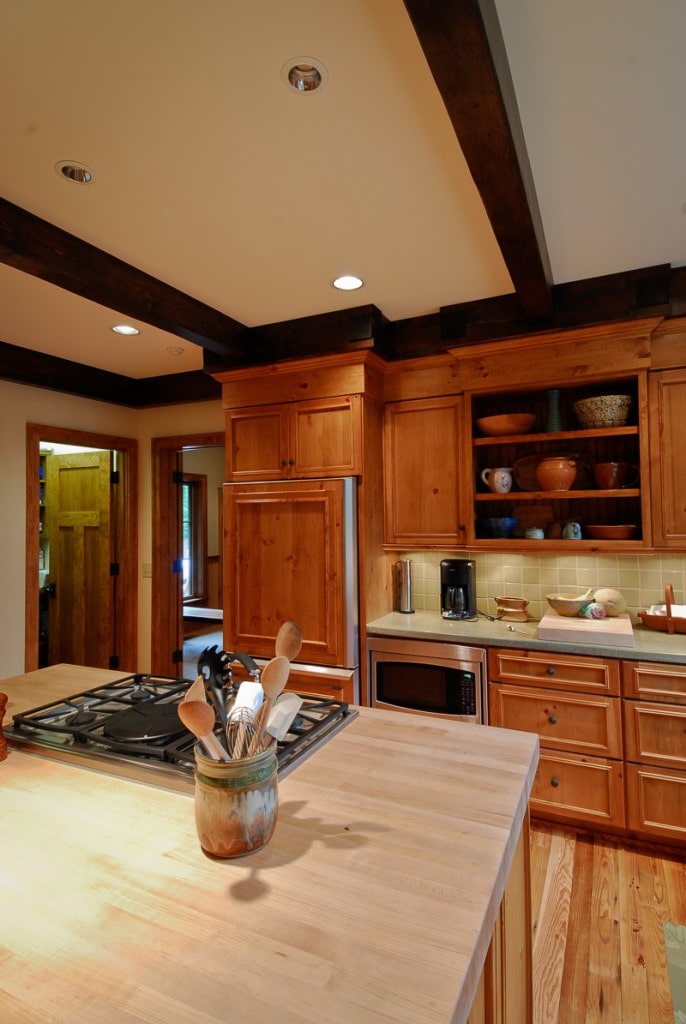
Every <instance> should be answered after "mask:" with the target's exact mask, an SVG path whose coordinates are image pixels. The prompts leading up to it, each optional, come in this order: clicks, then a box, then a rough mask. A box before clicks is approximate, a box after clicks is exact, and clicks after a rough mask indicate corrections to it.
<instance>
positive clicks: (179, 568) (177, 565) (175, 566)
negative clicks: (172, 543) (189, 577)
mask: <svg viewBox="0 0 686 1024" xmlns="http://www.w3.org/2000/svg"><path fill="white" fill-rule="evenodd" d="M172 572H175V573H180V572H183V559H182V558H175V559H174V561H173V562H172Z"/></svg>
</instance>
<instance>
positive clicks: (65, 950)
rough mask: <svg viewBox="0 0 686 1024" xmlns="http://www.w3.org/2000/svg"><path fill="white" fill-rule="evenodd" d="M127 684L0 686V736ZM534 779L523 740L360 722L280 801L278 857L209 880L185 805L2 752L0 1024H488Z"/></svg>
mask: <svg viewBox="0 0 686 1024" xmlns="http://www.w3.org/2000/svg"><path fill="white" fill-rule="evenodd" d="M121 675H122V673H116V672H107V671H103V670H93V669H83V668H74V667H73V666H63V665H62V666H55V667H54V668H49V669H41V670H39V671H37V672H32V673H28V674H27V675H25V676H17V677H14V678H13V679H11V680H5V681H1V682H0V691H2V692H4V693H7V694H8V697H9V701H8V710H7V716H6V722H5V724H6V725H8V724H9V719H11V716H12V714H13V713H14V712H16V711H18V710H20V709H26V708H29V707H35V706H37V705H39V704H41V703H45V702H46V701H48V700H50V699H51V698H53V697H56V696H67V695H68V694H70V693H75V692H77V691H78V690H81V689H86V688H88V687H89V686H92V685H96V684H97V683H99V682H103V681H107V680H109V679H113V678H118V677H120V676H121ZM75 684H76V685H75ZM60 687H62V688H61V689H60ZM537 760H538V739H537V737H536V736H533V735H530V734H528V733H518V732H513V731H510V730H501V729H491V728H488V727H485V726H472V725H466V724H462V723H453V722H445V721H443V720H441V719H436V718H423V717H421V716H417V715H410V714H403V713H400V712H383V711H379V710H376V709H369V708H361V709H360V714H359V716H358V717H356V718H355V719H354V720H353V721H352V722H351V723H350V724H349V725H348V726H347V727H346V728H345V729H343V730H342V731H341V732H340V733H339V734H337V735H336V736H334V737H333V738H332V739H331V740H330V741H329V742H328V743H326V744H325V745H323V746H322V747H320V748H319V749H317V750H316V751H315V752H314V753H313V754H312V755H311V756H310V757H309V758H308V759H307V760H305V761H304V762H302V763H301V764H299V765H298V766H297V767H296V768H295V770H293V771H292V772H291V773H290V774H289V775H288V776H287V777H286V778H285V779H284V780H283V781H282V782H280V783H279V821H278V824H277V827H276V832H275V834H274V836H273V838H272V840H271V842H270V843H269V844H268V845H267V846H266V847H264V848H263V849H262V850H259V851H257V852H256V853H253V854H251V855H249V856H247V857H245V858H242V859H238V860H227V861H217V860H212V859H209V858H208V857H206V856H205V855H204V854H203V853H202V851H201V849H200V847H199V844H198V839H197V834H196V831H195V824H194V817H193V799H192V791H191V790H190V789H189V792H188V794H186V793H182V792H172V791H168V790H165V789H162V788H158V787H156V786H151V785H146V784H144V783H140V782H136V781H131V780H125V779H120V778H115V777H113V776H111V775H107V774H101V773H100V772H98V771H97V770H90V769H88V768H82V767H80V766H75V765H71V764H67V763H64V762H61V761H55V760H53V759H51V758H49V757H44V756H42V755H38V754H32V753H26V752H24V751H22V750H20V749H18V748H15V749H13V748H12V747H11V746H10V750H9V755H8V757H7V759H6V760H4V761H3V762H1V763H0V807H1V809H2V842H1V843H0V892H1V894H2V895H1V900H2V918H3V927H2V929H1V930H0V960H1V961H2V964H3V969H2V972H0V1019H2V1020H8V1021H9V1020H11V1021H13V1022H15V1024H28V1022H38V1021H43V1020H45V1019H46V1017H48V1018H50V1019H55V1020H59V1021H60V1024H76V1022H79V1024H82V1022H84V1021H88V1022H89V1024H139V1022H146V1024H148V1022H152V1021H159V1022H165V1024H227V1022H228V1024H274V1022H276V1021H278V1022H281V1024H295V1022H317V1024H338V1022H340V1024H354V1022H359V1024H377V1022H379V1024H381V1022H383V1024H398V1022H401V1024H402V1022H407V1024H431V1022H441V1024H443V1022H447V1021H451V1022H463V1021H467V1020H470V1021H471V1020H474V1021H476V1020H478V1021H482V1020H488V1019H490V1018H489V1017H488V1016H487V1014H486V1013H485V1011H483V1000H484V995H483V984H484V983H483V981H482V983H481V985H480V984H479V979H480V977H481V978H483V977H485V976H486V972H484V975H482V967H483V964H484V959H485V958H486V954H487V951H488V949H489V943H490V942H491V937H492V935H493V934H494V932H495V934H496V936H497V935H500V938H499V939H498V943H499V944H500V947H501V959H502V960H503V961H505V960H506V959H507V958H511V957H512V956H513V955H515V954H516V951H515V950H514V947H513V946H512V944H511V945H510V947H509V948H508V949H507V957H506V956H505V953H503V952H502V949H503V948H504V947H505V946H506V945H507V943H506V942H505V941H504V940H503V933H504V935H505V938H507V929H506V927H505V926H503V925H502V922H503V908H504V907H505V906H506V905H507V903H508V899H507V894H506V899H505V900H503V894H504V893H505V888H506V883H507V880H508V876H509V875H510V873H511V871H512V873H513V875H514V872H515V868H516V866H517V865H519V868H517V870H523V872H524V874H523V875H522V877H528V858H527V851H526V843H525V841H524V840H525V839H526V835H527V801H528V797H529V793H530V790H531V786H532V783H533V778H534V774H535V770H536V764H537ZM522 865H524V868H523V869H522V867H521V866H522ZM511 888H514V887H513V886H511ZM516 888H517V890H521V889H523V888H525V886H522V885H521V884H518V886H517V887H516ZM509 891H510V890H509V889H508V893H509ZM515 898H516V895H515ZM520 899H521V897H520ZM501 904H502V906H501ZM522 918H524V919H526V918H528V914H527V913H526V912H524V913H522V911H521V907H520V908H519V912H518V914H517V919H518V921H519V925H520V927H521V923H522ZM496 925H497V927H496ZM494 943H495V940H494ZM491 948H492V950H493V947H491ZM496 952H497V951H496ZM495 956H496V954H495V953H494V952H491V953H489V956H488V960H487V963H491V962H492V961H493V962H494V963H495V962H496V961H495V960H494V959H493V958H494V957H495ZM516 967H517V970H518V972H519V973H520V974H521V972H522V970H523V969H524V968H525V967H526V964H525V963H524V962H523V961H522V959H521V957H520V959H519V962H518V963H517V964H516ZM503 970H504V968H503ZM521 984H522V982H521V981H520V985H521ZM475 993H476V995H475ZM473 1003H474V1009H473V1010H472V1006H473ZM470 1010H472V1013H473V1015H472V1016H470ZM506 1019H507V1018H506ZM511 1019H513V1020H514V1018H511Z"/></svg>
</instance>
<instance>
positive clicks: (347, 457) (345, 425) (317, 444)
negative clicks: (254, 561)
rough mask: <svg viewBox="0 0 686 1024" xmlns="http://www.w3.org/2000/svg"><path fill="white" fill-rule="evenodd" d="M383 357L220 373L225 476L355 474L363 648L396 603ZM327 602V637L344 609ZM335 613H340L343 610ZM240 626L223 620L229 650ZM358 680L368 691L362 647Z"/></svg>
mask: <svg viewBox="0 0 686 1024" xmlns="http://www.w3.org/2000/svg"><path fill="white" fill-rule="evenodd" d="M383 365H384V364H383V362H382V360H381V359H379V357H378V356H376V355H375V354H374V353H372V352H370V351H369V350H362V351H359V352H350V353H344V354H342V355H336V356H322V357H318V358H312V359H299V360H292V361H290V360H289V361H285V362H283V363H279V364H277V365H273V366H266V367H259V368H254V367H253V368H251V369H243V370H231V371H226V372H221V371H219V372H217V373H215V374H214V376H215V377H216V379H217V380H218V381H219V382H220V383H221V385H222V405H223V408H224V411H225V418H226V480H227V482H229V483H234V484H239V485H240V484H245V485H246V488H247V487H250V486H251V485H253V484H254V482H255V481H278V480H291V481H293V480H299V479H301V480H303V481H306V480H314V479H324V480H326V479H328V478H335V477H348V476H354V477H356V478H357V527H358V578H359V581H360V585H359V595H358V596H359V622H360V650H361V652H363V651H364V649H365V635H364V623H365V622H367V621H369V620H370V619H373V618H376V617H378V616H379V615H382V614H384V613H385V612H386V611H387V610H388V607H389V603H390V596H389V593H390V586H391V574H390V557H389V556H388V555H387V554H385V553H384V552H383V467H382V423H383ZM294 508H295V506H294ZM290 528H291V529H292V528H293V522H292V520H291V522H290ZM227 541H228V535H227V534H226V532H225V546H226V549H225V552H224V556H225V557H224V567H225V569H224V574H225V575H224V586H225V593H227V594H229V593H230V592H231V588H234V589H235V588H240V587H241V586H244V585H247V583H246V581H245V579H244V570H243V568H242V567H241V565H240V564H238V563H237V561H236V558H235V557H234V552H233V551H232V550H231V547H230V545H229V544H228V542H227ZM332 599H333V600H339V599H340V600H341V601H342V595H338V594H336V593H334V594H333V598H332ZM227 606H228V607H229V608H230V607H231V600H230V599H228V598H227ZM321 607H322V615H323V616H325V617H326V619H324V618H323V619H322V623H321V635H322V636H325V635H327V629H328V626H327V622H330V621H333V619H335V618H336V615H333V616H332V613H331V609H330V608H327V607H326V604H325V603H324V602H322V605H321ZM337 614H340V615H342V608H341V609H340V610H339V613H337ZM234 626H235V624H234V623H233V622H232V621H231V616H230V614H229V615H228V616H226V617H225V622H224V632H225V637H224V641H225V646H226V645H228V646H226V649H227V650H237V649H240V647H236V646H235V645H234V641H235V640H236V639H237V637H235V636H234V633H235V630H234ZM334 647H335V643H334V642H333V638H332V646H331V650H333V648H334ZM251 653H255V652H251ZM270 653H273V651H271V652H270ZM310 653H311V652H310ZM303 660H312V661H316V660H317V659H316V657H310V658H307V659H306V658H303ZM327 662H328V663H330V662H331V654H330V652H329V654H327V656H326V658H325V659H324V661H323V663H324V664H326V663H327ZM360 684H361V694H365V693H366V666H365V664H364V657H363V656H362V654H361V656H360ZM328 695H329V696H330V694H328Z"/></svg>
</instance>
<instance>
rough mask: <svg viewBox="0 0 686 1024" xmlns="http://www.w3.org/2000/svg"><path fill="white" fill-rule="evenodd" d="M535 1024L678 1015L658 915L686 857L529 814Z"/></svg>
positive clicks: (668, 917) (684, 870)
mask: <svg viewBox="0 0 686 1024" xmlns="http://www.w3.org/2000/svg"><path fill="white" fill-rule="evenodd" d="M531 877H532V921H533V929H534V939H533V964H534V1017H533V1024H674V1013H673V1010H672V1000H671V995H670V987H669V974H668V967H667V957H666V953H665V944H664V938H663V931H662V924H663V922H664V921H672V922H675V923H677V924H684V925H686V858H685V857H684V856H683V855H682V856H680V855H679V854H678V852H675V853H674V854H670V853H669V852H665V851H664V850H663V849H659V850H658V849H657V848H655V847H648V846H640V845H638V844H630V843H627V842H624V841H622V840H620V839H615V838H612V837H608V836H600V835H591V834H587V833H581V832H577V831H575V830H572V829H568V828H565V827H563V826H558V825H552V824H549V823H547V822H541V821H532V828H531Z"/></svg>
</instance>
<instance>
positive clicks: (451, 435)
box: [384, 395, 465, 547]
mask: <svg viewBox="0 0 686 1024" xmlns="http://www.w3.org/2000/svg"><path fill="white" fill-rule="evenodd" d="M461 410H462V399H461V397H460V396H455V395H453V396H449V397H447V398H431V399H426V400H423V401H416V402H394V403H391V404H390V405H387V406H386V410H385V418H384V497H385V539H386V543H387V544H394V545H408V546H413V545H417V544H419V545H423V546H425V547H439V546H440V547H444V546H452V545H455V544H464V541H465V531H464V527H463V526H461V524H460V507H459V485H458V480H459V472H458V463H459V454H458V453H459V448H458V442H459V425H460V415H461Z"/></svg>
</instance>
